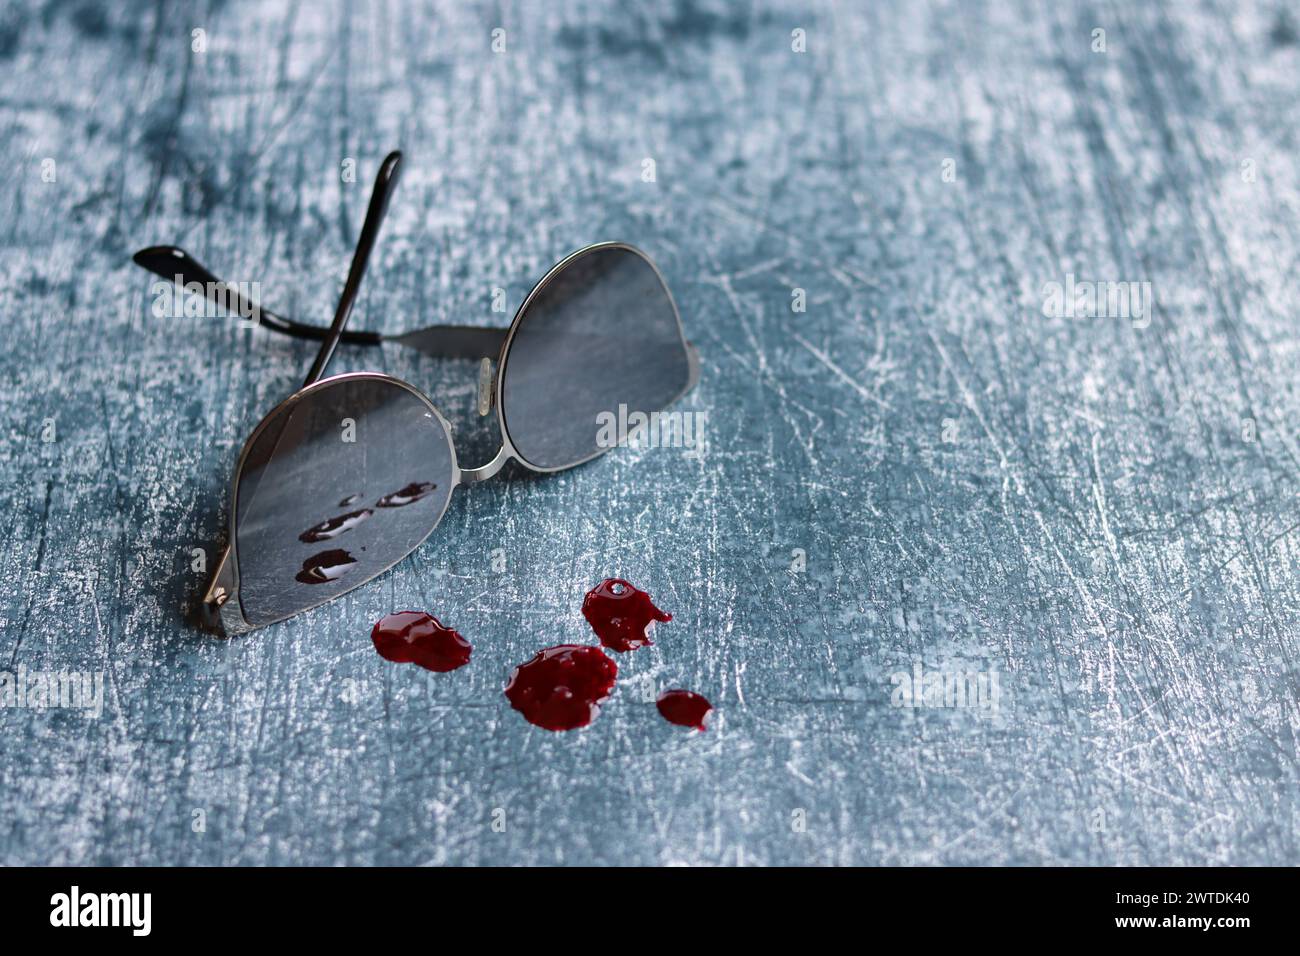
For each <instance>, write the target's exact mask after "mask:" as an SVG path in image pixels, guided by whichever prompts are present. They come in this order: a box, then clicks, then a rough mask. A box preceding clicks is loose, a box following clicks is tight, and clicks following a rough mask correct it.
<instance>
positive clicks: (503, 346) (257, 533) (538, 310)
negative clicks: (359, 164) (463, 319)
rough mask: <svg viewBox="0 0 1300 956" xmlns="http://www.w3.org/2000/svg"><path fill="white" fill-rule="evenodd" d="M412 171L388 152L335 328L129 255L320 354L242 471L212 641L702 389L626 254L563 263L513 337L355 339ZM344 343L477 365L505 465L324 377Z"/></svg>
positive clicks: (309, 600)
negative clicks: (354, 320) (354, 316)
mask: <svg viewBox="0 0 1300 956" xmlns="http://www.w3.org/2000/svg"><path fill="white" fill-rule="evenodd" d="M401 162H402V156H401V153H399V152H393V153H390V154H389V155H388V157H387V158H386V159H385V160H384V161H383V164H382V165H381V166H380V169H379V173H378V175H377V176H376V178H375V186H374V190H373V192H372V193H371V197H370V205H369V206H368V208H367V210H366V218H365V222H364V224H363V225H362V228H361V236H360V239H359V240H358V242H357V248H356V252H355V253H354V254H353V257H352V265H351V267H350V269H349V271H348V277H347V282H346V284H345V285H344V287H343V293H342V295H341V297H340V298H339V304H338V308H337V309H336V311H335V313H334V320H333V322H332V323H331V324H330V326H329V328H324V327H322V326H316V325H310V324H307V323H303V322H297V321H294V320H293V319H289V318H286V317H284V316H281V315H277V314H276V313H273V312H270V311H269V310H267V309H265V308H262V307H261V306H260V305H258V304H256V303H251V302H249V301H247V300H246V299H245V298H244V297H243V295H242V294H241V293H240V292H239V291H238V290H237V289H236V288H235V287H234V286H231V285H230V284H228V283H225V282H222V281H221V280H219V279H217V278H216V277H215V276H213V275H212V274H211V273H210V272H209V271H208V270H207V269H205V268H204V267H203V266H202V265H200V264H199V263H198V262H197V261H195V260H194V259H193V258H192V257H190V256H189V255H188V254H187V253H186V252H184V250H181V249H178V248H176V247H175V246H153V247H150V248H148V249H143V250H141V251H140V252H138V253H136V254H135V256H134V261H135V262H136V263H137V264H138V265H140V266H143V267H144V268H145V269H148V270H149V271H150V272H153V273H154V274H156V275H158V276H160V277H162V278H164V279H168V280H175V281H176V282H178V283H180V284H182V285H184V286H186V287H191V283H195V282H197V283H199V284H200V285H201V286H202V287H203V290H204V294H205V295H206V296H207V297H208V298H210V299H214V300H215V301H217V302H219V303H221V304H222V305H224V306H226V307H227V308H228V309H229V308H234V309H235V310H236V311H237V312H238V313H239V314H240V315H243V316H250V315H254V314H255V315H257V316H258V318H259V324H260V325H262V326H264V327H266V328H268V329H270V330H272V331H274V332H278V333H282V334H284V335H288V336H293V337H295V338H300V339H313V340H319V341H320V343H321V346H320V352H319V353H318V354H317V356H316V360H315V361H314V362H313V363H312V366H311V371H310V372H308V373H307V378H306V380H305V381H304V382H303V384H302V387H301V388H300V389H298V391H296V392H294V393H293V394H292V395H290V396H289V397H288V398H287V399H285V400H284V401H283V402H281V403H280V404H279V405H277V406H276V407H275V408H274V409H272V410H271V412H270V413H269V414H268V415H267V416H266V417H265V418H263V419H262V421H261V422H260V423H259V424H258V425H257V427H256V428H255V429H253V433H252V434H251V435H250V436H249V438H248V440H247V441H246V442H245V443H244V447H243V451H242V452H241V453H240V456H239V463H238V464H237V465H236V467H235V476H234V484H233V491H232V495H231V506H230V507H231V512H230V524H229V534H228V537H227V545H226V548H225V550H224V552H223V553H222V555H221V559H220V561H219V562H218V564H217V567H216V570H215V572H214V574H213V576H212V580H211V582H210V584H209V585H208V588H207V591H206V593H205V594H204V597H203V604H202V619H203V622H204V623H205V624H206V625H207V626H208V627H210V628H211V629H213V630H215V631H217V632H218V633H221V634H224V635H227V636H229V635H234V634H241V633H244V632H247V631H250V630H253V629H255V628H259V627H264V626H266V625H268V624H274V623H276V622H277V621H283V620H285V619H286V618H289V617H292V616H294V615H295V614H300V613H302V612H303V611H307V610H310V609H311V608H314V607H317V606H319V605H321V604H324V603H326V602H328V601H331V600H333V599H334V598H337V597H339V596H340V595H342V594H346V593H347V592H349V591H351V590H353V589H355V588H358V587H360V586H361V585H363V584H365V583H366V582H368V581H370V580H372V579H373V578H375V577H377V576H378V575H380V574H383V573H384V572H385V571H387V570H388V569H389V568H391V567H392V566H393V565H395V564H397V562H399V561H401V560H402V559H403V558H404V557H406V556H407V555H408V554H410V553H411V552H412V551H414V550H415V549H416V548H417V547H419V546H420V544H421V543H423V542H424V540H425V539H426V538H427V537H428V536H429V535H430V534H431V533H432V531H433V529H434V528H435V527H437V525H438V522H439V521H441V520H442V516H443V514H444V513H445V512H446V510H447V505H448V502H449V501H450V499H451V493H452V491H453V490H454V489H455V488H456V486H458V485H462V484H472V483H474V482H478V481H483V480H485V479H487V478H491V477H492V476H493V475H495V474H496V473H497V472H498V471H500V470H501V468H502V467H503V466H504V465H505V464H506V462H507V461H510V460H512V459H513V460H514V461H516V462H517V463H518V464H520V465H522V466H523V467H524V468H527V469H529V470H531V471H535V472H554V471H563V470H564V469H566V468H572V467H574V466H575V465H580V464H582V463H584V462H587V461H590V460H591V459H593V458H596V457H597V456H599V455H601V454H603V453H604V452H606V451H608V450H609V449H608V447H605V443H602V441H601V440H600V437H599V436H600V429H598V427H597V423H598V421H599V419H600V417H601V416H602V415H604V416H608V415H609V414H611V413H612V412H616V411H617V410H618V409H619V407H620V406H626V408H628V409H635V410H639V411H642V412H644V413H646V414H649V413H652V412H655V411H658V410H660V409H663V408H665V407H667V406H668V405H671V404H672V403H673V402H675V401H676V400H677V399H678V398H680V397H681V396H682V395H684V394H685V393H686V392H687V391H689V390H690V389H691V388H692V387H693V386H694V385H695V383H696V382H697V381H698V380H699V357H698V354H697V353H696V351H695V348H694V346H692V345H691V344H690V343H688V342H687V341H686V337H685V334H684V332H683V330H682V323H681V317H680V316H679V315H678V312H677V305H676V303H674V302H673V297H672V294H671V293H670V292H669V291H668V286H667V284H666V283H665V282H664V279H663V276H662V275H660V273H659V270H658V269H657V268H656V267H655V265H654V263H653V262H651V261H650V259H649V257H648V256H646V255H645V253H643V252H641V251H640V250H638V249H636V248H634V247H632V246H629V245H625V244H623V243H617V242H605V243H599V244H597V245H591V246H587V247H585V248H583V249H579V250H578V251H577V252H575V253H573V254H572V255H570V256H568V257H567V258H565V259H563V260H561V261H560V262H559V263H558V264H557V265H555V266H554V267H553V268H552V269H551V270H550V271H549V272H547V273H546V275H545V276H543V277H542V280H541V281H540V282H538V283H537V285H536V286H534V287H533V290H532V291H531V292H530V293H529V294H528V297H527V298H526V299H525V300H524V302H523V304H522V305H521V306H520V307H519V311H518V312H517V313H516V314H515V318H514V321H513V322H512V323H511V324H510V327H509V328H508V329H492V328H478V327H469V326H449V325H439V326H432V327H429V328H424V329H419V330H416V331H413V332H407V333H405V334H402V335H397V336H386V335H380V334H379V333H377V332H370V331H351V332H349V331H346V330H345V326H346V325H347V322H348V316H349V315H350V314H351V312H352V306H353V304H354V302H355V301H356V297H357V291H358V289H359V288H360V286H361V280H362V278H363V276H364V275H365V271H366V265H367V263H368V261H369V259H370V254H371V251H372V250H373V248H374V245H375V240H376V238H377V237H378V234H379V227H380V223H381V222H382V221H383V218H384V214H385V212H386V211H387V208H388V202H389V199H390V198H391V196H392V194H393V190H394V189H395V187H396V185H397V181H398V178H399V172H400V168H401ZM340 342H343V343H346V344H354V345H363V346H377V345H380V344H382V343H384V342H397V343H399V344H401V345H405V346H408V347H410V348H414V349H417V350H418V351H420V352H423V353H424V354H426V355H430V356H434V357H437V358H455V359H477V360H479V389H478V413H479V415H481V416H486V415H488V414H489V413H490V412H491V411H492V408H493V407H494V406H495V408H496V413H497V424H498V426H499V429H500V441H501V444H500V449H499V450H498V451H497V453H496V454H495V455H494V456H493V458H492V459H491V461H489V462H488V464H486V465H484V466H482V467H480V468H469V469H462V468H461V467H460V466H459V465H458V463H457V460H456V448H455V445H454V443H453V441H452V435H451V428H450V426H449V425H448V424H447V420H446V419H445V418H443V416H442V414H441V413H440V412H439V411H438V409H437V408H436V407H434V405H433V403H432V402H431V401H430V400H429V398H428V397H427V396H426V395H425V394H424V393H423V392H421V391H420V390H419V389H417V388H415V387H414V386H413V385H411V384H409V383H407V382H404V381H402V380H400V379H397V378H394V377H392V376H390V375H384V374H381V373H379V372H354V373H347V374H343V375H333V376H330V377H328V378H326V377H324V375H325V369H326V368H327V366H328V365H329V363H330V359H331V357H332V356H333V354H334V351H335V349H336V348H337V346H338V345H339V343H340ZM493 356H495V361H496V364H495V367H494V366H493Z"/></svg>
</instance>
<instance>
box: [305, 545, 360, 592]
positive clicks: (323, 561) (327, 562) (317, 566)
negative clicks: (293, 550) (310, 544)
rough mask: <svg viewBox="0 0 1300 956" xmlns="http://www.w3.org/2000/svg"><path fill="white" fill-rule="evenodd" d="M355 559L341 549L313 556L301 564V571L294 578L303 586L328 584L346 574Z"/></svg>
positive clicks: (354, 562)
mask: <svg viewBox="0 0 1300 956" xmlns="http://www.w3.org/2000/svg"><path fill="white" fill-rule="evenodd" d="M356 563H357V561H356V558H354V557H352V555H350V554H348V553H347V552H346V551H344V550H342V549H341V548H333V549H331V550H329V551H322V552H320V553H319V554H313V555H312V556H311V557H310V558H308V559H307V560H306V561H304V562H303V563H302V570H301V571H299V572H298V573H297V574H296V575H295V576H294V577H295V578H296V579H297V580H298V581H300V582H301V583H303V584H329V583H330V582H331V581H337V580H338V579H339V578H341V577H343V575H345V574H347V573H348V569H349V568H351V567H352V565H354V564H356Z"/></svg>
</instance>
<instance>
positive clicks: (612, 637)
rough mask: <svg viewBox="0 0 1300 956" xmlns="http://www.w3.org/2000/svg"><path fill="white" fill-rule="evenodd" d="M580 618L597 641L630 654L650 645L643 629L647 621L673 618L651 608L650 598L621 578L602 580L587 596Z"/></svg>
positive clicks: (648, 624)
mask: <svg viewBox="0 0 1300 956" xmlns="http://www.w3.org/2000/svg"><path fill="white" fill-rule="evenodd" d="M582 616H583V617H585V618H586V619H587V623H588V624H590V625H591V629H592V630H593V631H595V632H596V636H597V637H599V638H600V643H602V644H604V645H605V646H606V647H608V648H612V649H613V650H616V651H634V650H636V649H637V648H638V647H645V646H646V645H647V644H649V643H651V641H650V638H649V637H648V636H647V635H646V628H647V627H649V626H650V622H651V621H671V620H672V619H673V616H672V615H671V614H665V613H664V612H663V611H661V610H659V608H657V607H655V606H654V603H653V602H652V601H651V600H650V595H649V594H647V593H646V592H645V591H642V590H639V589H637V588H635V587H633V586H632V585H631V584H629V583H628V582H626V581H624V580H622V579H621V578H606V579H605V580H604V581H601V582H600V583H599V584H598V585H596V586H595V587H594V588H592V589H591V590H590V591H588V592H587V596H586V598H584V599H583V602H582Z"/></svg>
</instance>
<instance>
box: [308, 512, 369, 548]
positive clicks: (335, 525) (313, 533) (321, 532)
mask: <svg viewBox="0 0 1300 956" xmlns="http://www.w3.org/2000/svg"><path fill="white" fill-rule="evenodd" d="M372 514H374V512H373V511H371V510H370V509H369V508H362V509H361V510H360V511H349V512H348V513H347V514H345V515H339V516H338V517H336V518H329V519H327V520H325V521H322V522H321V523H320V524H318V525H315V526H314V527H311V528H308V529H307V530H306V531H304V532H303V533H302V534H300V535H298V540H299V541H306V542H308V543H309V544H310V543H311V542H313V541H328V540H329V539H330V538H337V537H338V536H339V535H341V534H342V533H343V532H345V531H351V530H352V529H353V528H355V527H356V526H357V525H359V524H361V522H363V521H365V520H366V519H367V518H369V517H370V516H371V515H372Z"/></svg>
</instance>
